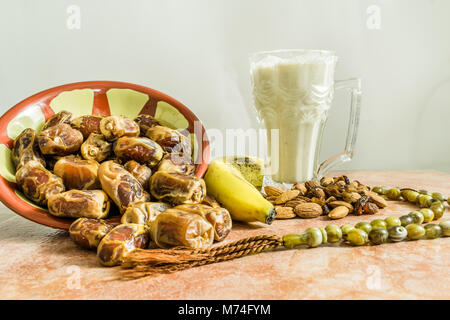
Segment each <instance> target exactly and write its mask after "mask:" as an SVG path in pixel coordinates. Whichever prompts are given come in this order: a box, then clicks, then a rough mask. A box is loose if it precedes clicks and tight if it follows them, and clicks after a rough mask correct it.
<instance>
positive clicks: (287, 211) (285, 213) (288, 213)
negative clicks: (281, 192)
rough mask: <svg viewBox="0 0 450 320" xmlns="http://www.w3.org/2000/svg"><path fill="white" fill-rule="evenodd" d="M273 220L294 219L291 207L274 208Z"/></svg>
mask: <svg viewBox="0 0 450 320" xmlns="http://www.w3.org/2000/svg"><path fill="white" fill-rule="evenodd" d="M275 211H276V213H277V214H276V215H275V219H292V218H295V213H294V209H293V208H291V207H276V208H275Z"/></svg>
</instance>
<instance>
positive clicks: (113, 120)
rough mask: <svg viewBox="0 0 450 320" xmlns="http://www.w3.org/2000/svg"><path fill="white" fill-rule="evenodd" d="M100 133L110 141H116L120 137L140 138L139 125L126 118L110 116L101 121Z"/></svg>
mask: <svg viewBox="0 0 450 320" xmlns="http://www.w3.org/2000/svg"><path fill="white" fill-rule="evenodd" d="M100 131H101V133H102V134H103V135H104V136H105V139H106V140H108V141H115V140H117V139H118V138H120V137H123V136H126V137H138V136H139V133H140V130H139V125H138V124H137V123H136V122H134V121H133V120H131V119H128V118H127V117H124V116H109V117H105V118H103V119H102V120H101V121H100Z"/></svg>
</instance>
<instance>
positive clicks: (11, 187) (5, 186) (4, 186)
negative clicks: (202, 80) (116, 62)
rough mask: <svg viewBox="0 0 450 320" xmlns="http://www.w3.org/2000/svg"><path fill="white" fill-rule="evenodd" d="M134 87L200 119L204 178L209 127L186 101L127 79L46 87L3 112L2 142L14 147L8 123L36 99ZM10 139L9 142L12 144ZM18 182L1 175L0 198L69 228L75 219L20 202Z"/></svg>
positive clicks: (45, 221) (36, 217)
mask: <svg viewBox="0 0 450 320" xmlns="http://www.w3.org/2000/svg"><path fill="white" fill-rule="evenodd" d="M107 88H111V89H113V88H114V89H132V90H136V91H139V92H142V93H146V94H149V95H152V96H155V97H157V98H158V100H163V101H165V102H167V103H169V104H170V105H172V106H173V107H175V108H177V109H178V110H179V111H180V112H181V113H182V114H184V115H185V116H188V117H190V118H191V119H192V120H193V121H198V122H199V123H200V124H201V130H202V137H201V142H202V143H201V146H202V148H201V163H199V164H196V166H197V167H196V171H195V176H196V177H199V178H201V177H203V175H204V174H205V172H206V169H207V168H208V164H209V160H210V141H209V138H208V135H207V133H206V129H205V126H204V124H203V122H202V121H201V120H200V119H199V118H198V117H197V116H196V115H195V114H194V113H193V112H192V111H191V110H190V109H189V108H188V107H187V106H185V105H184V104H183V103H181V102H180V101H178V100H176V99H174V98H172V97H171V96H169V95H167V94H165V93H163V92H161V91H158V90H155V89H152V88H150V87H146V86H143V85H139V84H135V83H130V82H123V81H111V80H91V81H80V82H73V83H67V84H63V85H59V86H55V87H52V88H49V89H45V90H42V91H40V92H37V93H35V94H33V95H31V96H29V97H27V98H25V99H23V100H22V101H20V102H18V103H17V104H15V105H14V106H13V107H11V108H9V109H8V110H7V111H6V112H5V113H4V114H3V115H1V116H0V128H2V132H1V133H0V144H4V145H7V146H8V147H11V138H9V137H8V136H7V134H6V128H7V125H8V123H9V122H10V121H11V120H12V119H13V118H14V117H15V116H16V115H17V114H19V113H20V112H21V111H22V110H23V109H24V108H25V107H26V106H28V105H31V104H33V103H34V102H35V100H42V99H45V97H46V96H49V97H50V96H55V97H56V96H57V95H58V94H59V93H61V92H63V91H72V90H77V89H94V90H95V89H107ZM8 142H9V143H8ZM15 185H16V184H15V183H13V182H10V181H8V180H6V179H5V178H4V177H3V176H0V201H1V202H2V203H3V204H4V205H5V206H6V207H8V208H9V209H11V210H12V211H14V212H15V213H16V214H18V215H20V216H22V217H24V218H26V219H28V220H31V221H33V222H36V223H39V224H41V225H45V226H48V227H52V228H56V229H64V230H68V229H69V226H70V224H71V223H72V222H73V221H74V220H73V219H69V218H59V217H55V216H52V215H50V214H49V213H48V212H46V211H44V210H42V209H40V208H39V207H34V206H32V205H31V204H29V203H27V202H25V201H23V200H22V199H20V201H17V198H18V195H17V194H16V193H15V192H14V191H15V189H16V188H15ZM108 220H111V222H115V223H117V222H118V217H112V218H110V219H108Z"/></svg>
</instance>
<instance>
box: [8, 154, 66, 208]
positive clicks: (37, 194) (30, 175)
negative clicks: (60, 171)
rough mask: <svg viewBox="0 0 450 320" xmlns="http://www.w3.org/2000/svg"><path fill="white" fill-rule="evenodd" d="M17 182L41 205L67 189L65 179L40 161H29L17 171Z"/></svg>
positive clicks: (27, 195) (24, 191)
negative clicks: (46, 167)
mask: <svg viewBox="0 0 450 320" xmlns="http://www.w3.org/2000/svg"><path fill="white" fill-rule="evenodd" d="M16 182H17V185H18V186H19V188H20V189H21V190H22V191H23V193H24V194H25V196H26V197H27V198H28V199H30V200H32V201H33V202H35V203H37V204H39V205H46V204H47V199H48V198H49V197H50V196H52V195H54V194H59V193H61V192H63V191H64V190H65V187H64V184H63V181H62V179H61V178H60V177H58V176H57V175H54V174H53V173H51V172H50V171H48V170H47V169H45V168H44V167H43V166H42V164H41V163H40V162H39V161H28V162H26V163H25V164H24V165H23V166H22V167H21V168H20V169H19V170H17V172H16Z"/></svg>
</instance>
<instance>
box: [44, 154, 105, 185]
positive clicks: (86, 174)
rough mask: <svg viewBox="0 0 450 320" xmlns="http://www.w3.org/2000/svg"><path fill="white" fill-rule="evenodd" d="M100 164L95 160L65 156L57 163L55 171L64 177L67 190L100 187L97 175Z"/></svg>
mask: <svg viewBox="0 0 450 320" xmlns="http://www.w3.org/2000/svg"><path fill="white" fill-rule="evenodd" d="M99 166H100V165H99V164H98V162H97V161H95V160H83V159H79V158H74V157H63V158H61V159H59V160H58V161H57V162H56V163H55V166H54V168H53V172H54V173H55V174H56V175H57V176H59V177H61V178H62V179H63V182H64V185H65V186H66V189H67V190H70V189H79V190H88V189H100V181H99V180H98V177H97V171H98V167H99Z"/></svg>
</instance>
